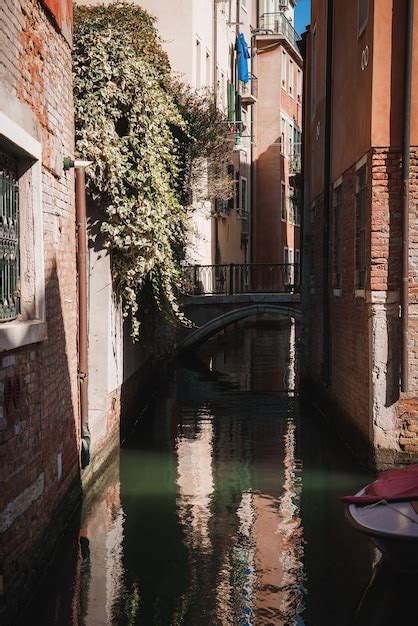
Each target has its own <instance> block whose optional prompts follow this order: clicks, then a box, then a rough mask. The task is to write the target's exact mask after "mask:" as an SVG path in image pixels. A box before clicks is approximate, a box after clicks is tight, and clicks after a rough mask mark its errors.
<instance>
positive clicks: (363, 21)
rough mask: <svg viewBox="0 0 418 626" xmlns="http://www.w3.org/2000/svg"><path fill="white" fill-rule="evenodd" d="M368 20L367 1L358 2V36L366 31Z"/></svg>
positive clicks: (359, 0)
mask: <svg viewBox="0 0 418 626" xmlns="http://www.w3.org/2000/svg"><path fill="white" fill-rule="evenodd" d="M368 19H369V0H358V36H359V37H361V35H362V34H363V33H364V31H365V30H366V26H367V21H368Z"/></svg>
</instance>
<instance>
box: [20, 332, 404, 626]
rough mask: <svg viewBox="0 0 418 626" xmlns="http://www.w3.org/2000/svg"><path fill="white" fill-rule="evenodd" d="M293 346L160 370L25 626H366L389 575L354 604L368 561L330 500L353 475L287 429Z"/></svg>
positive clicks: (269, 342) (292, 407)
mask: <svg viewBox="0 0 418 626" xmlns="http://www.w3.org/2000/svg"><path fill="white" fill-rule="evenodd" d="M296 345H297V327H296V325H295V324H294V323H293V322H291V321H290V320H284V321H283V322H281V324H280V325H279V327H276V328H273V329H272V328H266V327H265V328H249V329H245V330H243V331H242V333H241V332H236V333H235V334H234V335H232V334H231V335H230V336H229V337H228V336H225V337H223V338H222V340H221V341H220V342H212V343H210V344H206V346H202V348H201V349H200V350H199V352H198V355H197V359H198V360H197V361H196V359H195V360H194V362H193V367H188V366H187V367H186V366H184V367H179V368H177V369H176V375H175V377H173V381H172V384H170V385H167V383H166V382H164V385H161V393H160V395H159V397H158V398H156V399H155V401H154V402H153V403H150V405H149V409H148V412H146V413H145V414H143V415H142V416H141V420H139V421H138V423H137V425H136V428H135V432H133V433H132V434H131V436H130V438H129V441H127V442H126V443H125V445H124V447H123V448H122V451H121V457H120V463H119V455H117V456H116V457H114V459H113V461H112V463H111V464H110V466H109V467H108V468H107V470H106V472H105V474H104V476H103V477H102V480H101V481H100V484H96V486H95V494H93V495H92V497H91V498H90V499H89V500H88V501H86V502H85V503H84V506H83V511H82V515H81V523H79V522H80V518H78V519H76V520H75V521H74V528H73V531H72V533H69V537H68V540H67V541H66V542H65V543H66V551H63V553H62V554H60V555H59V556H58V558H57V559H56V567H55V570H54V571H53V572H52V574H51V576H50V577H49V580H48V581H47V584H46V586H45V587H46V593H45V594H44V595H43V596H42V597H41V595H39V601H38V605H39V606H37V607H36V608H35V609H32V613H31V614H30V616H29V618H28V619H26V621H24V622H23V624H25V626H26V624H28V623H33V620H32V621H31V616H32V615H33V614H36V615H37V616H39V617H38V618H37V622H36V623H37V624H40V625H44V624H45V625H48V626H55V625H57V626H58V625H59V626H67V625H68V626H70V625H71V626H83V625H88V626H93V625H98V624H100V625H102V624H118V625H119V626H124V625H127V624H132V625H133V624H161V625H165V624H167V625H169V624H170V625H171V624H178V625H180V624H183V625H184V626H186V625H188V624H190V625H193V626H194V625H196V624H199V625H200V624H208V625H209V624H221V625H225V626H226V625H228V626H229V625H230V624H241V625H244V626H250V625H256V624H257V626H259V625H263V624H265V625H267V624H275V625H277V626H280V625H282V626H284V625H286V626H296V625H297V626H303V624H304V623H305V620H306V623H307V624H321V626H328V625H329V626H331V625H332V626H334V625H335V624H338V625H339V626H340V625H341V626H348V624H350V625H351V624H353V623H356V625H357V623H358V624H359V625H360V624H363V623H364V624H366V623H367V625H368V626H369V624H370V625H371V624H373V625H374V624H376V626H377V624H379V626H380V623H379V621H376V620H374V621H373V607H374V606H375V605H376V602H375V598H376V597H377V595H378V593H380V591H381V589H382V588H386V586H387V585H389V584H390V576H389V574H388V575H383V574H384V573H385V572H384V571H383V570H380V569H377V570H376V576H375V577H374V578H373V579H372V582H371V584H370V585H369V588H368V590H367V592H366V594H365V595H364V597H363V600H362V601H361V602H360V599H361V592H362V589H364V586H365V585H366V583H367V581H368V580H369V575H370V548H369V544H368V542H367V539H365V538H364V537H362V536H360V535H359V533H355V532H354V531H353V530H352V529H351V528H350V527H349V526H348V525H347V524H346V521H345V519H344V511H343V508H342V507H341V505H340V502H339V496H340V495H341V493H350V492H353V491H355V488H356V484H364V483H365V482H366V479H367V478H366V477H365V476H364V475H363V474H359V473H358V470H356V469H355V465H354V464H353V462H352V459H351V458H348V457H346V458H345V457H344V454H343V452H342V450H341V447H338V445H337V443H336V441H335V440H334V439H333V438H331V436H330V433H329V432H328V429H327V428H326V427H325V426H324V427H321V426H320V423H319V422H317V420H315V419H310V416H309V415H307V416H303V417H300V416H299V414H298V407H297V399H296V393H295V392H296V386H297V350H296ZM301 458H303V466H302V462H301V460H300V459H301ZM302 470H303V485H302ZM302 487H303V488H302ZM302 520H303V524H302ZM80 528H81V530H80ZM330 555H332V557H331V558H330ZM401 591H402V590H401V587H400V586H398V587H397V593H396V594H395V593H393V594H388V593H386V596H387V598H388V600H389V599H392V600H393V601H395V600H396V599H398V598H399V597H401V595H400V594H401ZM398 592H399V593H398ZM385 601H386V598H385ZM357 607H358V611H357V617H358V621H357V622H353V621H352V617H353V615H354V613H355V611H356V608H357ZM394 607H395V605H394V603H393V607H392V608H394ZM387 612H388V613H389V610H388V611H387ZM392 614H393V613H392ZM364 617H365V619H366V620H369V621H366V622H365V621H364ZM392 623H394V622H392ZM403 623H407V622H406V621H405V622H403ZM411 623H412V622H411ZM385 626H386V623H385Z"/></svg>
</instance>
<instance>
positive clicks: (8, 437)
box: [0, 0, 79, 623]
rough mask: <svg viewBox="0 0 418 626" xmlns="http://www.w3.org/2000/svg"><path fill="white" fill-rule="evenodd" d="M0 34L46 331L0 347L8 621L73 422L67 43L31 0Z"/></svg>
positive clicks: (0, 62) (7, 0)
mask: <svg viewBox="0 0 418 626" xmlns="http://www.w3.org/2000/svg"><path fill="white" fill-rule="evenodd" d="M0 42H1V44H2V45H1V50H2V53H1V55H0V80H1V81H2V83H3V86H4V88H5V89H6V90H7V91H8V92H9V93H10V94H11V95H12V96H14V97H17V98H18V100H19V101H20V102H22V103H24V104H25V105H26V107H27V109H28V110H30V111H32V113H33V114H34V116H35V117H36V120H37V121H38V122H39V124H40V128H41V135H42V148H43V156H42V185H41V186H42V211H43V236H44V250H45V305H46V320H47V324H48V339H47V340H45V341H43V342H41V343H38V344H32V345H30V346H28V347H22V348H20V349H19V350H15V351H13V352H9V353H3V354H2V355H1V356H0V364H1V370H0V381H1V383H0V391H1V392H2V395H1V397H0V415H1V416H0V575H1V576H2V577H3V581H2V582H3V587H4V595H3V596H2V597H1V598H0V621H2V620H3V621H2V623H4V621H5V622H6V623H7V619H8V618H7V616H9V617H10V615H12V614H13V613H14V611H15V609H16V606H17V596H16V595H15V593H16V590H20V592H21V591H22V589H23V588H24V587H25V585H29V584H30V582H33V578H34V577H36V575H37V572H36V564H34V563H33V562H31V560H30V554H31V551H32V550H33V548H34V547H35V546H37V545H40V544H39V542H40V541H41V538H42V537H44V538H45V534H44V533H45V532H46V529H47V527H48V525H49V524H51V520H52V517H51V516H52V515H56V513H57V510H58V503H59V502H61V501H62V498H63V495H64V494H68V492H69V490H70V489H71V488H72V486H73V485H74V484H76V483H77V482H78V477H79V465H78V429H79V427H78V423H77V414H78V393H77V345H76V337H77V291H76V261H75V253H76V249H75V228H74V224H75V210H74V179H73V174H72V173H64V172H63V171H62V158H63V156H64V155H69V156H71V155H73V150H74V120H73V108H72V76H71V49H70V46H69V43H68V37H67V38H66V37H64V36H63V35H62V33H60V32H59V28H58V26H57V23H56V22H54V21H53V20H52V19H51V16H50V15H49V14H48V15H47V13H45V11H44V9H43V8H42V7H41V5H40V3H38V2H37V1H35V0H4V1H3V2H2V3H1V4H0ZM3 86H2V88H3ZM4 391H6V394H4ZM10 391H12V393H13V394H14V397H12V398H11V397H10V393H9V392H10ZM72 504H73V502H72V501H71V500H68V501H67V505H69V506H71V505H72ZM55 519H58V517H56V518H55ZM52 530H53V532H52V534H51V532H49V534H48V543H49V546H48V547H49V548H51V547H52V546H53V539H54V536H53V535H54V529H52ZM60 530H61V528H60V526H59V525H57V526H56V527H55V533H56V534H59V532H60ZM55 539H56V537H55ZM21 607H22V596H20V608H21Z"/></svg>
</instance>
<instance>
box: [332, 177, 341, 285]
mask: <svg viewBox="0 0 418 626" xmlns="http://www.w3.org/2000/svg"><path fill="white" fill-rule="evenodd" d="M342 198H343V194H342V185H338V187H336V188H335V189H334V198H333V201H334V287H335V288H336V289H341V286H342V276H341V274H342V217H341V211H342Z"/></svg>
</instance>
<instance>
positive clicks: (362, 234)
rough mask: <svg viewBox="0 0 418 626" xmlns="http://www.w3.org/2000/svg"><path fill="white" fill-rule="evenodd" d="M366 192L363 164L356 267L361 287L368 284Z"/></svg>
mask: <svg viewBox="0 0 418 626" xmlns="http://www.w3.org/2000/svg"><path fill="white" fill-rule="evenodd" d="M366 194H367V168H366V166H363V167H362V168H361V169H360V170H359V171H358V172H357V224H356V244H357V245H356V247H357V259H356V261H357V262H356V268H357V287H358V288H359V289H364V288H365V284H366V200H367V198H366Z"/></svg>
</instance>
